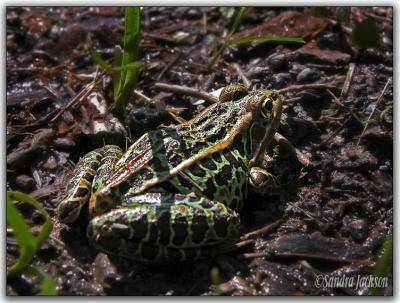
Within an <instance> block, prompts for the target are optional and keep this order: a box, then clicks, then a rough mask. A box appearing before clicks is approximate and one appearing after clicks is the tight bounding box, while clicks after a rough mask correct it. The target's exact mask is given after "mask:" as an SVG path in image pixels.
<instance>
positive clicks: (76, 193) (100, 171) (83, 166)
mask: <svg viewBox="0 0 400 303" xmlns="http://www.w3.org/2000/svg"><path fill="white" fill-rule="evenodd" d="M122 154H123V152H122V150H121V149H120V148H119V147H118V146H115V145H106V146H104V147H102V148H98V149H95V150H94V151H92V152H90V153H88V154H87V155H85V156H84V157H83V158H82V159H81V160H80V161H79V163H78V164H77V166H76V168H75V170H74V172H73V173H72V178H71V179H70V180H69V182H68V185H67V192H66V198H65V199H64V200H62V201H61V202H60V204H59V205H58V208H57V214H58V218H59V220H60V221H61V222H63V223H72V222H74V221H75V220H76V219H77V218H78V216H79V214H80V213H81V210H82V207H83V206H84V205H85V204H87V202H88V201H89V199H90V197H91V196H92V193H93V192H94V191H96V189H97V188H99V187H100V186H101V185H102V184H103V182H104V181H105V180H107V178H108V177H109V174H110V173H111V170H112V168H113V167H114V164H115V163H116V162H117V161H118V159H119V158H120V157H121V156H122Z"/></svg>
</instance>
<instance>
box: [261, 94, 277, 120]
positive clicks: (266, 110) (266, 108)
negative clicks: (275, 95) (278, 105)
mask: <svg viewBox="0 0 400 303" xmlns="http://www.w3.org/2000/svg"><path fill="white" fill-rule="evenodd" d="M273 108H274V104H273V99H272V98H270V97H267V98H265V100H264V101H263V102H262V107H261V115H262V116H263V117H264V118H267V119H268V118H270V117H271V113H272V109H273Z"/></svg>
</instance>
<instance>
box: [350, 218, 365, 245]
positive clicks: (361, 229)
mask: <svg viewBox="0 0 400 303" xmlns="http://www.w3.org/2000/svg"><path fill="white" fill-rule="evenodd" d="M348 227H349V231H350V235H351V237H352V238H353V240H354V241H356V242H362V241H364V240H365V239H366V238H367V236H368V232H369V230H368V223H367V221H366V220H364V219H357V220H353V221H351V222H350V224H349V226H348Z"/></svg>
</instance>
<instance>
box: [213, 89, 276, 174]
mask: <svg viewBox="0 0 400 303" xmlns="http://www.w3.org/2000/svg"><path fill="white" fill-rule="evenodd" d="M232 100H236V104H237V105H238V106H243V107H244V111H243V112H242V120H243V121H244V122H243V123H242V125H243V128H244V129H247V130H248V132H247V138H246V140H250V143H251V154H250V156H251V159H250V162H249V166H250V167H253V166H255V165H258V164H260V162H261V161H262V159H263V155H264V152H265V149H266V148H267V146H268V144H269V143H270V141H271V140H272V138H273V136H274V134H275V132H276V131H277V129H278V127H279V123H280V119H281V114H282V100H281V97H280V96H279V95H278V94H277V93H275V92H273V91H270V90H266V89H260V90H256V91H252V92H247V90H246V88H245V87H244V86H242V85H229V86H227V87H225V88H224V89H223V90H222V91H221V95H220V102H226V101H232ZM239 125H240V124H239ZM239 131H240V127H239Z"/></svg>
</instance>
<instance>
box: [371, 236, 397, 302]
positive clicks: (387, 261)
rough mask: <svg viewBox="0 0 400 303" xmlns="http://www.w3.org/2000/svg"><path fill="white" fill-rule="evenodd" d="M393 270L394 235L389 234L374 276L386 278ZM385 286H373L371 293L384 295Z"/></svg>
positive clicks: (372, 294)
mask: <svg viewBox="0 0 400 303" xmlns="http://www.w3.org/2000/svg"><path fill="white" fill-rule="evenodd" d="M391 270H393V237H392V236H388V237H387V238H386V240H385V242H384V243H383V245H382V250H381V252H380V257H379V259H378V262H377V264H376V266H375V270H374V274H373V275H374V276H375V277H382V278H385V277H387V276H388V274H389V273H390V271H391ZM383 294H384V292H383V288H371V289H370V290H369V295H371V296H383Z"/></svg>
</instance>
